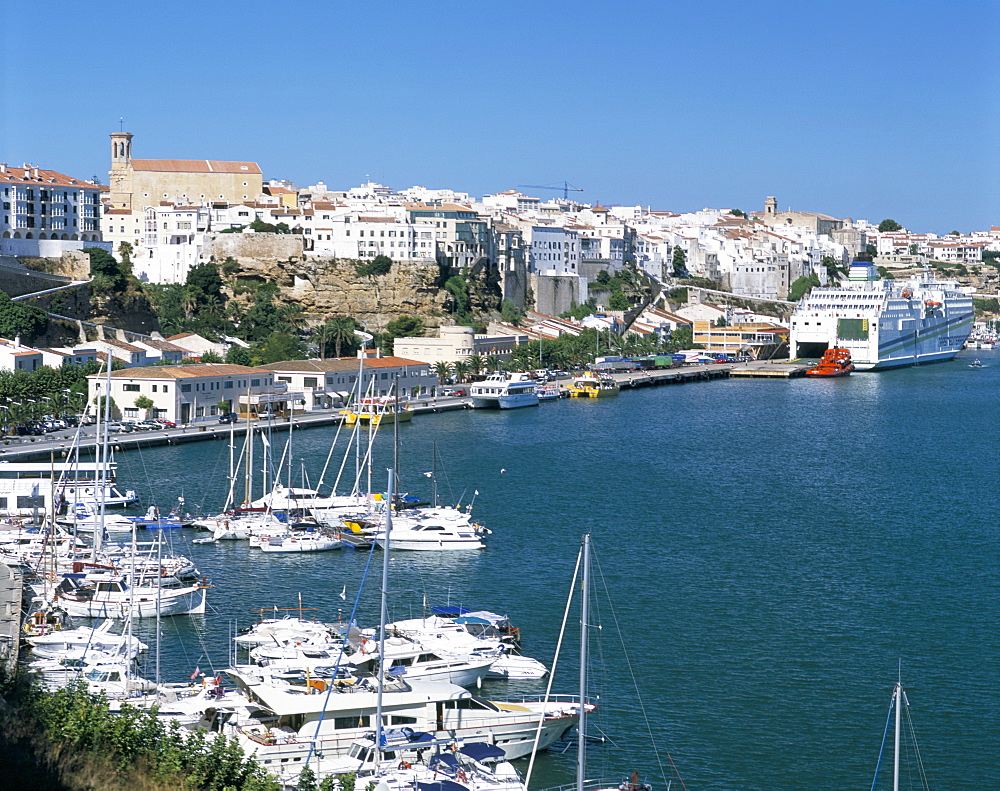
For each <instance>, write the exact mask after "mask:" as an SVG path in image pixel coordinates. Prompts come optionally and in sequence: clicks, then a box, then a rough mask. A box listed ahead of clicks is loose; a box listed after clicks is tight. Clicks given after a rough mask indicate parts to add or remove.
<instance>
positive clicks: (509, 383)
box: [469, 373, 538, 409]
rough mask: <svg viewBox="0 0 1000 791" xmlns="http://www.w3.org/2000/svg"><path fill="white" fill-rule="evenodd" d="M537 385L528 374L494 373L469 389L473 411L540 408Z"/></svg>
mask: <svg viewBox="0 0 1000 791" xmlns="http://www.w3.org/2000/svg"><path fill="white" fill-rule="evenodd" d="M536 387H537V384H536V382H535V380H534V379H532V378H531V377H530V376H528V375H527V374H519V373H513V374H503V373H494V374H490V375H489V376H487V377H486V378H485V379H483V380H482V381H481V382H475V383H474V384H473V385H472V386H471V387H470V388H469V395H470V396H472V407H473V409H517V408H519V407H523V406H538V393H537V392H536Z"/></svg>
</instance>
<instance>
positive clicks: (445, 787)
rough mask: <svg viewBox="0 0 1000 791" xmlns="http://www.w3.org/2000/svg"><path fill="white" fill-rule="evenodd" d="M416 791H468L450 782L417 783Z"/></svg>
mask: <svg viewBox="0 0 1000 791" xmlns="http://www.w3.org/2000/svg"><path fill="white" fill-rule="evenodd" d="M417 789H418V791H469V789H468V788H466V787H465V786H463V785H459V784H458V783H455V782H453V781H451V780H438V781H436V782H434V783H417Z"/></svg>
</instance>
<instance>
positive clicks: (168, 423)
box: [156, 417, 177, 428]
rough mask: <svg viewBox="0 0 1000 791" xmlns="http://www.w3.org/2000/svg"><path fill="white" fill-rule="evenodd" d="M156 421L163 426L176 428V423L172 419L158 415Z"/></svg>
mask: <svg viewBox="0 0 1000 791" xmlns="http://www.w3.org/2000/svg"><path fill="white" fill-rule="evenodd" d="M156 422H157V423H159V424H160V425H161V426H163V428H177V424H176V423H174V421H172V420H167V419H166V418H162V417H158V418H156Z"/></svg>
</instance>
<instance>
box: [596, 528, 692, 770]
mask: <svg viewBox="0 0 1000 791" xmlns="http://www.w3.org/2000/svg"><path fill="white" fill-rule="evenodd" d="M590 555H591V563H592V565H596V566H597V573H598V574H599V575H600V577H601V583H602V585H603V587H604V595H605V596H606V597H607V601H608V609H609V610H610V611H611V619H612V620H613V621H614V624H615V630H616V631H617V632H618V639H619V640H620V641H621V645H622V655H623V656H624V657H625V666H626V667H627V668H628V674H629V678H631V679H632V689H634V690H635V696H636V700H637V701H638V703H639V711H641V712H642V719H643V722H644V723H645V725H646V733H647V735H648V736H649V741H650V744H655V743H656V742H655V740H654V739H653V727H652V725H650V722H649V713H648V712H647V711H646V704H645V703H644V702H643V699H642V695H640V694H639V683H638V681H636V677H635V669H634V668H633V667H632V660H631V659H630V658H629V655H628V650H627V648H626V646H625V636H624V635H623V634H622V627H621V624H620V623H619V621H618V613H617V612H616V611H615V606H614V604H613V602H612V601H611V592H610V591H609V590H608V580H607V577H605V576H604V569H603V568H602V567H601V560H600V558H599V557H597V553H596V552H594V550H593V546H591V552H590ZM653 753H654V755H655V756H656V765H657V768H658V769H659V770H660V777H661V779H662V780H663V783H664V785H666V784H667V775H666V772H665V771H664V768H663V762H662V761H661V760H660V754H659V752H658V751H656V750H654V751H653ZM668 756H669V754H668ZM671 763H673V761H672V760H671ZM675 771H676V769H675ZM677 777H678V779H680V775H679V774H678V776H677ZM681 785H682V786H683V785H684V781H683V780H681Z"/></svg>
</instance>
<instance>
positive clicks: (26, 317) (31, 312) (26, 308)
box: [0, 259, 114, 340]
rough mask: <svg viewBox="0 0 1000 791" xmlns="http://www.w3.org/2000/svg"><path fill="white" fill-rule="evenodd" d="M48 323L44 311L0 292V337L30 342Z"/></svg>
mask: <svg viewBox="0 0 1000 791" xmlns="http://www.w3.org/2000/svg"><path fill="white" fill-rule="evenodd" d="M112 260H114V259H112ZM48 321H49V317H48V316H47V315H46V314H45V312H44V311H42V310H39V309H38V308H35V307H32V306H31V305H24V304H22V303H20V302H14V301H13V300H12V299H11V298H10V296H9V295H7V294H5V293H4V292H2V291H0V336H3V337H4V338H14V337H16V336H18V335H20V336H22V337H23V338H24V339H25V340H30V339H32V338H34V337H35V335H37V334H39V333H40V332H42V331H43V330H44V329H45V327H46V326H47V325H48Z"/></svg>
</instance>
